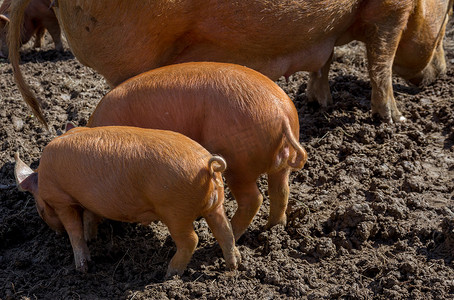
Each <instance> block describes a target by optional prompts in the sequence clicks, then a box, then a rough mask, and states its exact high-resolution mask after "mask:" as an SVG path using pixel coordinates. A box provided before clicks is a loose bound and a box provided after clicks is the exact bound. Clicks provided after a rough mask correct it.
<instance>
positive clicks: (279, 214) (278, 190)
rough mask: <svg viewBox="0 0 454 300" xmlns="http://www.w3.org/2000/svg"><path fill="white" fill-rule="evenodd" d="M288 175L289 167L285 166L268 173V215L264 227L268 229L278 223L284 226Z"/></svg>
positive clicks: (285, 221)
mask: <svg viewBox="0 0 454 300" xmlns="http://www.w3.org/2000/svg"><path fill="white" fill-rule="evenodd" d="M289 175H290V169H289V168H285V169H282V170H280V171H278V172H275V173H271V174H268V194H269V197H270V215H269V217H268V223H267V224H266V229H269V228H271V227H273V226H275V225H278V224H282V225H284V226H285V225H286V223H287V216H286V215H285V211H286V210H287V204H288V195H289V186H288V178H289Z"/></svg>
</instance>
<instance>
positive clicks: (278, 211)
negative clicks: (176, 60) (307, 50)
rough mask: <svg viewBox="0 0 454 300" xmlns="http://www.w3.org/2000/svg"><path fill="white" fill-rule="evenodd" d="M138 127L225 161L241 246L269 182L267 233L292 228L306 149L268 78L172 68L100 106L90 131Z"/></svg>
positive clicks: (130, 84) (293, 114)
mask: <svg viewBox="0 0 454 300" xmlns="http://www.w3.org/2000/svg"><path fill="white" fill-rule="evenodd" d="M110 125H122V126H136V127H143V128H155V129H165V130H171V131H176V132H179V133H182V134H184V135H186V136H188V137H190V138H191V139H193V140H195V141H196V142H198V143H200V144H201V145H202V146H203V147H205V148H206V149H207V150H208V151H210V152H211V153H217V154H220V155H222V157H224V158H225V160H226V161H227V164H228V165H229V168H228V169H227V170H226V172H225V173H224V176H225V179H226V182H227V184H228V186H229V187H230V190H231V191H232V194H233V195H234V197H235V199H236V201H237V204H238V208H237V211H236V213H235V215H234V216H233V218H232V220H231V223H232V227H233V234H234V236H235V240H238V239H239V237H240V236H241V235H242V234H243V233H244V231H245V230H246V229H247V227H248V226H249V224H250V223H251V221H252V219H253V217H254V216H255V215H256V213H257V211H258V209H259V208H260V205H261V204H262V201H263V196H262V195H261V193H260V191H259V190H258V188H257V183H256V182H257V179H258V177H259V176H260V175H261V174H265V173H266V174H267V175H268V194H269V197H270V214H269V217H268V222H267V225H266V227H267V228H269V227H272V226H274V225H277V224H282V225H285V224H286V215H285V211H286V208H287V203H288V195H289V185H288V180H289V174H290V171H291V170H294V169H301V168H302V167H303V166H304V164H305V162H306V160H307V153H306V151H305V150H304V148H303V147H302V146H301V145H300V144H299V142H298V139H299V120H298V112H297V110H296V108H295V105H294V104H293V102H292V101H291V100H290V98H289V97H288V96H287V94H286V93H285V92H284V91H283V90H282V89H281V88H280V87H279V86H278V85H277V84H275V83H274V82H273V81H272V80H270V79H269V78H268V77H266V76H264V75H262V74H260V73H259V72H257V71H254V70H252V69H249V68H247V67H242V66H239V65H235V64H227V63H216V62H193V63H182V64H176V65H170V66H165V67H162V68H158V69H154V70H151V71H148V72H145V73H143V74H140V75H137V76H135V77H133V78H131V79H128V80H126V81H125V82H124V83H122V84H120V85H119V86H117V87H116V88H114V89H113V90H112V91H110V92H109V93H108V94H107V95H106V96H104V98H103V99H102V100H101V101H100V102H99V104H98V105H97V107H96V109H95V111H94V112H93V114H92V115H91V116H90V119H89V120H88V123H87V126H88V127H97V126H110Z"/></svg>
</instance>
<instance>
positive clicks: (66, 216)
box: [15, 126, 240, 277]
mask: <svg viewBox="0 0 454 300" xmlns="http://www.w3.org/2000/svg"><path fill="white" fill-rule="evenodd" d="M15 159H16V167H15V176H16V181H17V184H18V186H19V187H20V188H21V189H22V190H25V191H29V192H31V193H32V194H33V196H34V198H35V200H36V207H37V209H38V213H39V215H40V216H41V218H42V219H43V220H44V221H45V222H46V223H47V224H48V225H49V226H50V227H51V228H53V229H54V230H56V231H64V230H66V232H67V233H68V236H69V239H70V241H71V245H72V248H73V252H74V259H75V263H76V269H77V270H80V271H82V272H86V271H87V262H88V261H90V253H89V250H88V247H87V244H86V239H88V237H87V232H90V231H91V229H90V228H84V226H91V225H90V222H87V220H90V219H93V218H86V217H87V216H90V215H91V216H99V217H103V218H108V219H112V220H117V221H123V222H138V223H142V224H149V223H150V222H152V221H156V220H160V221H162V222H163V223H164V224H165V225H167V227H168V228H169V232H170V234H171V236H172V238H173V240H174V241H175V244H176V247H177V251H176V253H175V255H174V256H173V258H172V260H171V261H170V264H169V267H168V269H167V274H166V277H169V276H172V275H174V274H181V273H182V272H183V271H184V270H185V268H186V266H187V264H188V262H189V260H190V258H191V256H192V253H193V252H194V250H195V248H196V246H197V242H198V237H197V235H196V233H195V232H194V229H193V221H194V220H195V219H196V218H198V217H200V216H203V217H204V218H205V219H206V221H207V223H208V226H209V227H210V228H211V230H212V232H213V234H214V236H215V238H216V239H217V241H218V242H219V245H220V246H221V248H222V251H223V254H224V258H225V261H226V265H227V267H228V268H229V269H235V268H237V266H238V263H239V261H240V254H239V252H238V250H237V248H236V247H235V241H234V237H233V233H232V229H231V225H230V223H229V221H228V219H227V217H226V215H225V211H224V204H223V203H224V187H223V181H222V176H221V173H220V172H222V171H224V170H225V169H226V167H227V165H226V162H225V160H224V159H223V158H222V157H220V156H213V155H211V154H210V153H209V152H208V151H207V150H206V149H204V148H203V147H202V146H200V145H199V144H198V143H196V142H194V141H193V140H191V139H189V138H187V137H185V136H183V135H181V134H179V133H175V132H170V131H164V130H153V129H142V128H134V127H116V126H109V127H99V128H84V127H78V128H74V129H71V130H70V131H68V132H66V133H65V134H63V135H61V136H59V137H57V138H55V139H54V140H52V141H51V142H50V143H49V145H47V146H46V147H45V148H44V150H43V154H42V157H41V159H40V165H39V168H38V170H37V171H36V172H34V171H32V170H31V169H30V168H29V167H28V166H27V165H25V164H24V163H23V162H22V161H21V160H20V158H19V155H18V154H17V153H16V155H15Z"/></svg>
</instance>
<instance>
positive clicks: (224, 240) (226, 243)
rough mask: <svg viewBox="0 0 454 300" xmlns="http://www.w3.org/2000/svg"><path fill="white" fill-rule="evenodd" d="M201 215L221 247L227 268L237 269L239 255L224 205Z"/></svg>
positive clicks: (239, 260)
mask: <svg viewBox="0 0 454 300" xmlns="http://www.w3.org/2000/svg"><path fill="white" fill-rule="evenodd" d="M203 217H204V218H205V220H206V221H207V223H208V226H209V227H210V229H211V231H212V232H213V235H214V237H215V238H216V240H217V241H218V243H219V246H220V247H221V249H222V253H223V255H224V259H225V264H226V265H227V268H228V269H230V270H234V269H237V268H238V264H239V263H240V262H241V255H240V252H239V251H238V249H237V248H236V246H235V238H234V237H233V233H232V226H231V225H230V222H229V220H228V219H227V216H226V215H225V210H224V205H219V206H218V207H217V208H215V209H214V210H212V211H210V212H209V213H208V214H206V215H204V216H203Z"/></svg>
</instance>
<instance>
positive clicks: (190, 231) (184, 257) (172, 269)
mask: <svg viewBox="0 0 454 300" xmlns="http://www.w3.org/2000/svg"><path fill="white" fill-rule="evenodd" d="M193 222H194V220H188V219H185V218H173V219H171V220H167V221H164V223H165V224H166V225H167V227H168V228H169V232H170V235H171V236H172V239H173V241H174V242H175V245H176V246H177V252H176V253H175V255H174V256H173V257H172V259H171V260H170V263H169V267H168V268H167V273H166V276H165V277H166V278H169V277H171V276H173V275H181V274H183V272H184V270H185V269H186V266H187V265H188V263H189V261H190V260H191V257H192V254H193V253H194V250H195V248H196V247H197V243H198V241H199V238H198V237H197V234H196V233H195V231H194V227H193Z"/></svg>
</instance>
